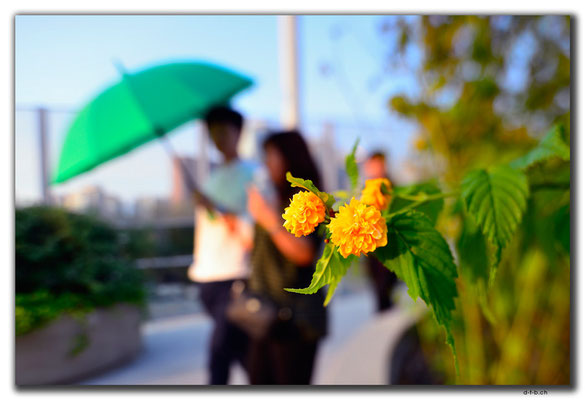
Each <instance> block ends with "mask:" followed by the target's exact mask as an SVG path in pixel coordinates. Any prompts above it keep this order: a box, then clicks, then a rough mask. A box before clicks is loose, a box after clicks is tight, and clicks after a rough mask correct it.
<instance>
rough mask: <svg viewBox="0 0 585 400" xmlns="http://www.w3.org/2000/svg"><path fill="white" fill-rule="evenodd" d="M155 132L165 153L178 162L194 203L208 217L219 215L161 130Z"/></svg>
mask: <svg viewBox="0 0 585 400" xmlns="http://www.w3.org/2000/svg"><path fill="white" fill-rule="evenodd" d="M155 132H156V134H157V136H158V138H159V139H160V141H161V142H162V144H163V146H164V148H165V150H166V151H167V153H168V154H169V155H170V156H171V158H173V159H176V160H177V161H178V162H179V166H180V168H181V171H182V174H181V175H182V176H183V179H184V181H185V184H186V185H187V189H188V190H189V191H190V192H191V193H192V194H193V198H194V199H195V200H196V201H198V202H200V203H201V204H202V205H203V206H204V207H205V209H206V210H207V212H208V214H209V215H210V216H213V215H214V214H215V213H217V212H220V213H221V212H222V210H220V208H219V207H218V206H217V205H216V204H214V203H213V202H212V201H211V200H210V199H209V198H208V197H207V196H205V194H203V192H202V191H201V190H200V189H199V188H198V187H197V184H196V183H195V179H194V178H193V175H192V174H191V171H190V170H189V168H187V166H186V165H185V163H184V162H183V159H182V158H181V157H179V155H178V154H177V152H176V151H175V149H174V148H173V146H172V145H171V143H170V142H169V140H167V138H166V137H165V135H164V133H160V132H162V130H156V131H155Z"/></svg>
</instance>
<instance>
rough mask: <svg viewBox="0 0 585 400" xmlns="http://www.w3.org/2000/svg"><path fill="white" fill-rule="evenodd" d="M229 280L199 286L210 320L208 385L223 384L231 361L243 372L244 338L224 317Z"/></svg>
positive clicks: (226, 378) (246, 347)
mask: <svg viewBox="0 0 585 400" xmlns="http://www.w3.org/2000/svg"><path fill="white" fill-rule="evenodd" d="M233 282H234V281H233V280H228V281H218V282H205V283H201V284H199V288H200V295H201V301H202V302H203V305H204V307H205V310H206V311H207V313H208V314H209V315H210V316H211V318H213V332H212V335H211V341H210V346H209V358H208V368H209V383H210V384H211V385H226V384H227V383H228V379H229V372H230V366H231V364H232V362H234V361H239V362H240V363H241V365H242V366H243V367H244V369H245V370H246V371H247V370H248V368H247V366H248V365H247V351H248V336H247V335H246V334H245V333H244V332H243V331H242V330H241V329H239V328H238V327H236V326H235V325H234V324H232V323H231V322H229V321H228V319H227V318H226V308H227V305H228V302H229V300H230V290H231V286H232V283H233Z"/></svg>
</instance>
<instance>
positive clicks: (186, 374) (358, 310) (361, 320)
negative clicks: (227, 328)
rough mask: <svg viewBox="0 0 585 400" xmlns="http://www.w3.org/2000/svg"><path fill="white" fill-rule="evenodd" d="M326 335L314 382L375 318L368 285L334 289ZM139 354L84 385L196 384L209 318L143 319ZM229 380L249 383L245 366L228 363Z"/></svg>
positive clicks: (202, 374)
mask: <svg viewBox="0 0 585 400" xmlns="http://www.w3.org/2000/svg"><path fill="white" fill-rule="evenodd" d="M328 309H329V313H330V314H329V317H330V325H329V335H328V336H327V338H326V339H325V340H324V341H323V343H322V344H321V346H320V349H319V353H318V354H317V361H316V369H315V373H314V379H313V383H314V384H320V383H328V382H327V380H328V379H327V372H326V371H327V369H328V368H330V367H331V363H332V362H335V360H336V357H337V356H338V354H339V353H340V352H341V351H343V347H344V344H345V343H347V342H348V340H349V339H350V338H351V336H352V335H353V334H354V333H356V331H358V330H359V329H360V327H363V326H364V324H366V323H367V322H369V321H371V320H372V319H373V318H374V315H375V314H374V303H373V296H372V294H371V293H370V292H368V291H363V292H358V293H351V294H344V295H336V296H335V297H334V299H333V301H332V302H331V304H330V305H329V307H328ZM142 329H143V340H144V343H143V346H144V349H143V351H142V352H141V354H140V355H139V356H138V357H137V358H136V359H134V360H133V361H132V362H131V363H129V364H126V365H124V366H122V367H120V368H118V369H115V370H113V371H110V372H107V373H105V374H103V375H100V376H98V377H95V378H92V379H89V380H86V381H83V382H80V384H83V385H200V384H206V383H207V371H206V357H207V343H208V340H209V335H210V333H211V320H210V319H209V318H208V317H206V316H205V315H203V314H193V315H187V316H181V317H172V318H166V319H159V320H154V321H150V322H147V323H145V324H144V325H143V327H142ZM230 384H247V380H246V377H245V374H244V371H243V370H242V369H241V368H240V367H239V366H234V367H233V368H232V373H231V376H230Z"/></svg>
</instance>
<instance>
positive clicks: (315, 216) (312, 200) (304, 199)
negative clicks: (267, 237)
mask: <svg viewBox="0 0 585 400" xmlns="http://www.w3.org/2000/svg"><path fill="white" fill-rule="evenodd" d="M282 218H284V221H285V222H284V227H285V228H286V230H287V231H289V232H290V233H292V234H294V235H295V236H296V237H301V236H306V235H308V234H310V233H311V232H313V231H314V230H315V228H316V227H317V225H319V224H320V223H321V222H323V221H324V220H325V204H323V201H321V199H320V198H319V197H317V195H315V194H314V193H311V192H298V193H296V194H295V195H294V196H293V198H292V200H291V201H290V206H288V207H287V208H285V210H284V214H282Z"/></svg>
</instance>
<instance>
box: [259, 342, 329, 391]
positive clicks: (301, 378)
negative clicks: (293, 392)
mask: <svg viewBox="0 0 585 400" xmlns="http://www.w3.org/2000/svg"><path fill="white" fill-rule="evenodd" d="M316 353H317V341H306V340H303V339H302V338H300V337H297V338H286V339H276V338H270V337H269V338H266V339H263V340H254V341H252V342H251V344H250V364H249V368H250V369H249V374H250V383H251V384H252V385H274V384H278V385H309V384H310V383H311V376H312V374H313V366H314V362H315V354H316Z"/></svg>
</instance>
